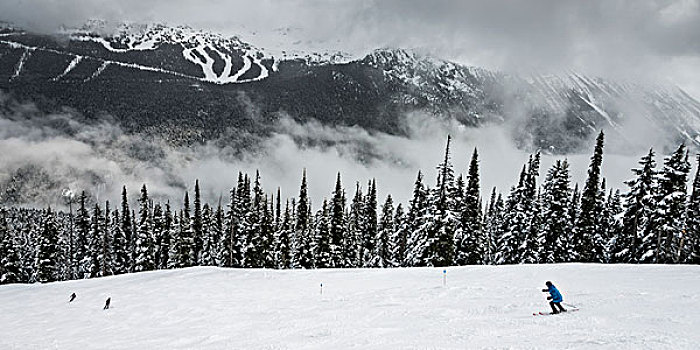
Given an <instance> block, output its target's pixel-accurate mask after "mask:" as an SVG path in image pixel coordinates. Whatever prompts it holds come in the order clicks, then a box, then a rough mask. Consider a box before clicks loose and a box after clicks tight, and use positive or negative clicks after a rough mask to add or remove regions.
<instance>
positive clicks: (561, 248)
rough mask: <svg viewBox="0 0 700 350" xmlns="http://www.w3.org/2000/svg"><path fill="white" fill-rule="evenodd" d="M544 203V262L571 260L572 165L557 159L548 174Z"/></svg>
mask: <svg viewBox="0 0 700 350" xmlns="http://www.w3.org/2000/svg"><path fill="white" fill-rule="evenodd" d="M543 187H544V193H543V197H544V200H543V201H542V205H543V209H542V218H543V219H544V222H543V236H544V242H543V247H544V249H543V252H544V256H543V259H542V262H544V263H561V262H565V261H567V258H568V255H569V254H568V239H567V238H568V237H567V235H568V233H569V232H570V231H571V218H570V217H569V212H570V207H571V204H570V203H569V201H570V200H571V195H570V193H571V189H570V188H569V163H568V162H567V161H566V160H564V161H561V160H557V161H556V163H554V165H553V166H552V167H551V168H550V169H549V171H548V172H547V177H546V179H545V182H544V186H543Z"/></svg>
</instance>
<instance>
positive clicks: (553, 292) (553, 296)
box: [542, 281, 566, 314]
mask: <svg viewBox="0 0 700 350" xmlns="http://www.w3.org/2000/svg"><path fill="white" fill-rule="evenodd" d="M545 284H546V285H547V289H542V291H543V292H549V296H548V297H547V300H551V301H550V302H549V306H551V307H552V314H558V313H560V312H566V309H565V308H564V307H563V306H561V302H562V301H564V298H562V297H561V293H559V290H558V289H557V287H555V286H554V285H553V284H552V282H550V281H547V282H546V283H545ZM555 306H556V307H555ZM557 308H559V310H557Z"/></svg>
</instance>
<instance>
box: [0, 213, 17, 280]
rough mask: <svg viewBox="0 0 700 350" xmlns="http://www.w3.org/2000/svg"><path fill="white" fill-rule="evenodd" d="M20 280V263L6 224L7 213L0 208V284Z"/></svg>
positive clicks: (11, 235)
mask: <svg viewBox="0 0 700 350" xmlns="http://www.w3.org/2000/svg"><path fill="white" fill-rule="evenodd" d="M21 280H22V262H21V261H20V258H19V253H18V248H17V246H16V245H15V242H14V237H13V234H12V232H11V231H10V227H9V224H8V222H7V211H6V210H5V208H2V207H0V284H6V283H18V282H21Z"/></svg>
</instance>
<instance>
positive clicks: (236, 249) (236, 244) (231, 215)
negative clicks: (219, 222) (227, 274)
mask: <svg viewBox="0 0 700 350" xmlns="http://www.w3.org/2000/svg"><path fill="white" fill-rule="evenodd" d="M242 182H243V175H242V174H241V173H239V174H238V183H239V185H240V186H241V187H242ZM236 192H237V187H234V188H231V191H230V192H229V193H230V197H229V204H228V210H227V212H226V219H225V222H224V225H225V230H224V238H223V240H222V241H221V246H220V248H219V261H220V262H221V266H225V267H240V266H242V262H243V252H242V249H241V245H240V233H239V232H240V230H239V220H240V217H241V215H240V211H239V200H238V196H237V193H236Z"/></svg>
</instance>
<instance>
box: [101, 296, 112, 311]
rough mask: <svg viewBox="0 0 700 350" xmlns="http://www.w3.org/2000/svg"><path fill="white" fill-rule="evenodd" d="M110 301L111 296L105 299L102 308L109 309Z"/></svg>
mask: <svg viewBox="0 0 700 350" xmlns="http://www.w3.org/2000/svg"><path fill="white" fill-rule="evenodd" d="M110 301H112V298H107V301H105V307H104V308H102V310H107V309H109V302H110Z"/></svg>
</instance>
